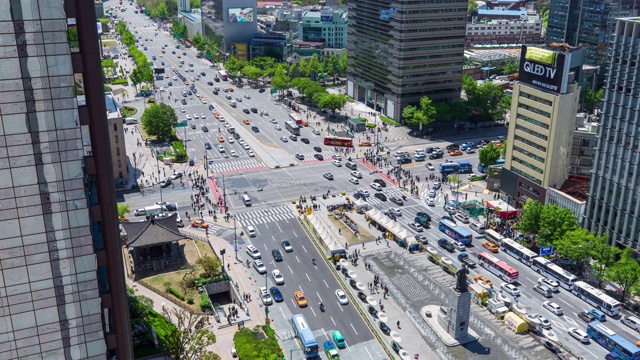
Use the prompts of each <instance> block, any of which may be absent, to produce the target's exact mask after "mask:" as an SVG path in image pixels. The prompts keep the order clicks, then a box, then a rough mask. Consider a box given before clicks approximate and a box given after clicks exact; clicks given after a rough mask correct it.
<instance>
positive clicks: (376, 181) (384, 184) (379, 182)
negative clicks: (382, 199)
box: [373, 179, 387, 187]
mask: <svg viewBox="0 0 640 360" xmlns="http://www.w3.org/2000/svg"><path fill="white" fill-rule="evenodd" d="M373 182H374V183H376V184H380V186H382V187H387V183H386V182H384V180H382V179H375V180H373Z"/></svg>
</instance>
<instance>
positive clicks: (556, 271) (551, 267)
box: [531, 257, 578, 290]
mask: <svg viewBox="0 0 640 360" xmlns="http://www.w3.org/2000/svg"><path fill="white" fill-rule="evenodd" d="M531 267H532V268H533V270H535V271H537V272H538V273H540V274H542V275H544V276H545V277H547V278H549V279H551V280H556V281H557V282H558V283H559V284H560V286H562V287H563V288H565V289H567V290H571V287H573V284H574V283H575V282H576V281H578V277H577V276H575V275H573V274H572V273H570V272H568V271H566V270H565V269H563V268H561V267H560V266H558V265H556V264H554V263H553V262H551V260H547V259H545V258H543V257H536V258H534V259H533V261H532V262H531Z"/></svg>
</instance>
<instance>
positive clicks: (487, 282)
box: [473, 275, 493, 287]
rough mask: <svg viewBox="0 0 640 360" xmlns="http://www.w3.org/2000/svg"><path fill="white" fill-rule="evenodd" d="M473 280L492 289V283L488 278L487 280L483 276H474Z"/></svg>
mask: <svg viewBox="0 0 640 360" xmlns="http://www.w3.org/2000/svg"><path fill="white" fill-rule="evenodd" d="M473 280H475V281H476V282H477V281H483V282H484V283H485V284H487V285H488V286H489V287H493V283H492V282H491V280H489V278H487V277H486V276H484V275H476V276H475V277H474V278H473Z"/></svg>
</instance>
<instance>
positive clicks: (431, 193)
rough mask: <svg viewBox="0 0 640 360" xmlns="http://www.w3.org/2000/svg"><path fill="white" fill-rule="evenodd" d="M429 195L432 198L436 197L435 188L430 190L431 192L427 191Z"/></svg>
mask: <svg viewBox="0 0 640 360" xmlns="http://www.w3.org/2000/svg"><path fill="white" fill-rule="evenodd" d="M427 196H428V197H430V198H432V199H433V198H435V197H436V191H435V190H433V189H431V190H429V192H428V193H427Z"/></svg>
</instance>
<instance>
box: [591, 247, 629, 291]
mask: <svg viewBox="0 0 640 360" xmlns="http://www.w3.org/2000/svg"><path fill="white" fill-rule="evenodd" d="M621 252H622V250H620V248H618V247H616V246H611V245H609V243H608V241H607V237H606V236H595V237H594V239H593V241H592V243H591V258H592V259H593V261H592V262H591V269H593V271H594V274H595V276H596V278H597V279H598V281H599V282H602V281H605V280H606V279H607V276H606V270H607V268H610V267H611V266H613V264H615V262H616V258H617V257H618V255H619V254H620V253H621ZM598 285H600V283H598Z"/></svg>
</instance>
